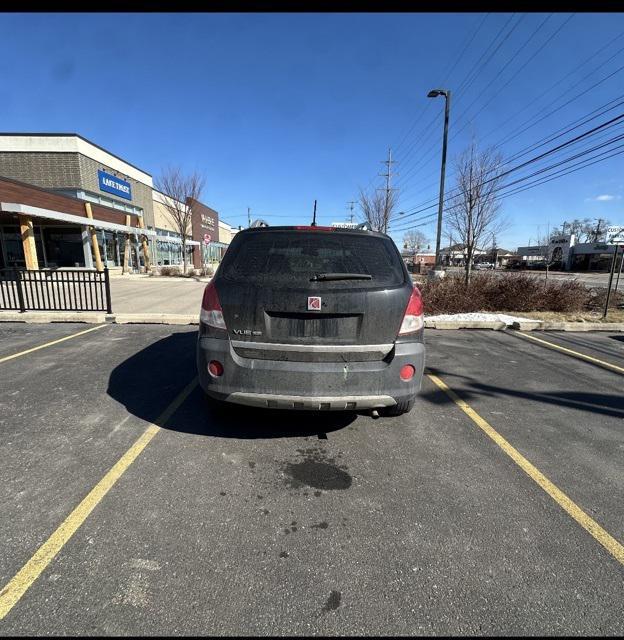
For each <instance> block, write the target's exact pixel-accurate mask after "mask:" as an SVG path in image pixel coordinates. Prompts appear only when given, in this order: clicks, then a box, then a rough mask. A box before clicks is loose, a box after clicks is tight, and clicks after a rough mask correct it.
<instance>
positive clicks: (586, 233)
mask: <svg viewBox="0 0 624 640" xmlns="http://www.w3.org/2000/svg"><path fill="white" fill-rule="evenodd" d="M610 224H611V223H610V222H609V220H607V219H605V218H596V219H595V220H592V219H591V218H583V219H582V220H581V219H580V218H574V220H566V221H565V222H563V223H562V224H561V226H560V227H555V228H554V229H553V231H552V233H551V237H552V236H562V235H566V234H567V233H573V234H574V235H575V236H576V238H577V240H579V241H582V242H600V240H602V238H603V237H604V234H605V232H606V230H607V227H608V226H609V225H610Z"/></svg>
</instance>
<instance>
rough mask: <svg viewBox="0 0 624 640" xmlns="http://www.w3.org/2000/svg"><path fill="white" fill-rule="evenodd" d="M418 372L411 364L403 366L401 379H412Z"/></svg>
mask: <svg viewBox="0 0 624 640" xmlns="http://www.w3.org/2000/svg"><path fill="white" fill-rule="evenodd" d="M415 373H416V369H414V367H413V366H412V365H411V364H406V365H403V366H402V367H401V372H400V373H399V375H400V376H401V380H411V379H412V378H413V377H414V374H415Z"/></svg>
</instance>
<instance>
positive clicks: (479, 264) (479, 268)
mask: <svg viewBox="0 0 624 640" xmlns="http://www.w3.org/2000/svg"><path fill="white" fill-rule="evenodd" d="M474 268H475V269H476V270H477V271H484V270H488V269H494V268H495V266H494V264H493V263H491V262H477V263H476V264H475V266H474Z"/></svg>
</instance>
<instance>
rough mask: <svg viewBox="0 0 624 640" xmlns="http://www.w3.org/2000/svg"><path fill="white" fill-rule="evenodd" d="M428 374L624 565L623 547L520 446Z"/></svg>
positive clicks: (445, 385) (430, 375) (432, 376)
mask: <svg viewBox="0 0 624 640" xmlns="http://www.w3.org/2000/svg"><path fill="white" fill-rule="evenodd" d="M427 377H428V378H429V379H430V380H431V381H432V382H433V383H434V384H435V385H436V386H437V387H438V388H439V389H441V390H442V391H444V393H446V395H447V396H448V397H449V398H451V400H452V401H453V402H454V403H455V404H456V405H457V406H458V407H459V408H460V409H461V410H462V411H463V412H464V413H465V414H466V415H467V416H468V417H469V418H470V419H471V420H472V421H473V422H474V423H475V424H476V425H477V426H478V427H479V428H480V429H481V430H482V431H483V432H485V433H486V434H487V435H488V436H489V437H490V438H491V439H492V440H494V442H495V443H496V444H497V445H498V446H499V447H500V448H501V449H502V450H503V451H504V452H505V453H506V454H507V455H508V456H509V457H510V458H511V459H512V460H513V461H514V462H515V463H516V464H517V465H518V466H519V467H520V468H521V469H522V470H523V471H524V472H525V473H526V474H527V475H528V476H529V478H531V480H533V481H534V482H536V483H537V484H538V485H539V486H540V487H541V488H542V489H543V490H544V491H545V492H546V493H547V494H548V495H549V496H550V497H551V498H552V499H553V500H554V501H555V502H556V503H557V504H558V505H559V506H560V507H561V508H562V509H563V510H564V511H566V512H567V513H568V515H570V516H571V517H572V518H574V520H576V521H577V522H578V523H579V524H580V525H581V527H583V529H585V530H586V531H587V532H589V533H590V534H591V535H592V536H593V537H594V538H595V539H596V540H597V541H598V542H599V543H600V544H601V545H602V546H603V547H604V548H605V549H606V550H607V551H608V552H609V553H610V554H611V555H612V556H613V557H614V558H615V559H616V560H618V562H620V563H621V564H624V546H622V545H621V544H620V543H619V542H618V541H617V540H616V539H615V538H614V537H613V536H611V535H610V534H609V533H607V532H606V531H605V530H604V529H603V528H602V527H601V526H600V525H599V524H598V523H597V522H596V521H595V520H594V519H592V518H591V517H590V516H588V515H587V514H586V513H585V512H584V511H583V510H582V509H581V508H580V507H579V506H578V505H577V504H576V503H575V502H573V501H572V500H571V499H570V498H569V497H568V496H567V495H566V494H565V493H563V491H561V489H559V488H558V487H557V486H556V485H554V484H553V483H552V482H551V481H550V480H549V479H548V478H547V477H546V476H545V475H544V474H543V473H542V472H541V471H539V470H538V469H537V468H536V467H534V466H533V465H532V464H531V463H530V462H529V461H528V460H527V459H526V458H525V457H524V456H523V455H522V454H521V453H520V452H519V451H518V450H517V449H515V448H514V447H512V446H511V444H509V442H507V440H505V438H503V436H501V435H500V434H499V433H498V431H496V430H495V429H494V427H492V426H491V425H490V424H489V423H488V422H487V421H486V420H484V419H483V418H482V417H481V416H480V415H479V414H478V413H477V412H476V411H475V410H474V409H472V407H470V405H468V404H467V403H466V402H464V401H463V400H462V399H461V398H460V397H459V396H458V395H457V394H456V393H455V392H454V391H453V390H452V389H451V388H450V387H449V386H448V385H447V384H446V383H445V382H444V381H443V380H441V379H440V378H438V376H435V375H433V374H431V373H428V374H427Z"/></svg>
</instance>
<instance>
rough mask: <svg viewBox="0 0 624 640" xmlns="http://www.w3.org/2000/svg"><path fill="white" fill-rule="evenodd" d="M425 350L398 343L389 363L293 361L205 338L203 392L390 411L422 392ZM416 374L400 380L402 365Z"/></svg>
mask: <svg viewBox="0 0 624 640" xmlns="http://www.w3.org/2000/svg"><path fill="white" fill-rule="evenodd" d="M210 360H218V361H219V362H221V364H222V365H223V369H224V372H223V375H222V376H220V377H218V378H215V377H213V376H211V375H210V374H209V373H208V363H209V362H210ZM424 363H425V346H424V344H423V343H420V342H406V343H397V344H395V345H394V347H393V349H392V350H391V352H390V353H389V354H388V356H387V357H386V358H384V360H378V361H374V362H346V363H345V362H292V361H281V360H262V359H259V358H244V357H241V356H240V355H238V354H237V353H236V352H235V351H234V349H233V348H232V345H231V342H230V340H229V339H221V338H209V337H201V338H199V339H198V341H197V370H198V374H199V382H200V385H201V387H202V389H203V390H204V391H205V392H206V393H207V394H208V395H210V396H212V397H213V398H216V399H219V400H224V401H226V402H232V403H235V404H244V405H249V406H255V407H266V408H276V409H300V410H331V411H334V410H352V411H359V410H364V409H374V408H381V407H389V406H393V405H395V404H397V403H398V402H401V401H404V400H409V399H410V398H412V397H413V396H414V395H416V394H417V393H418V391H419V390H420V385H421V382H422V375H423V369H424ZM406 364H411V365H413V366H414V368H415V369H416V373H415V374H414V376H413V377H412V379H411V380H409V381H404V380H401V378H400V376H399V372H400V370H401V367H403V366H404V365H406Z"/></svg>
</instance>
